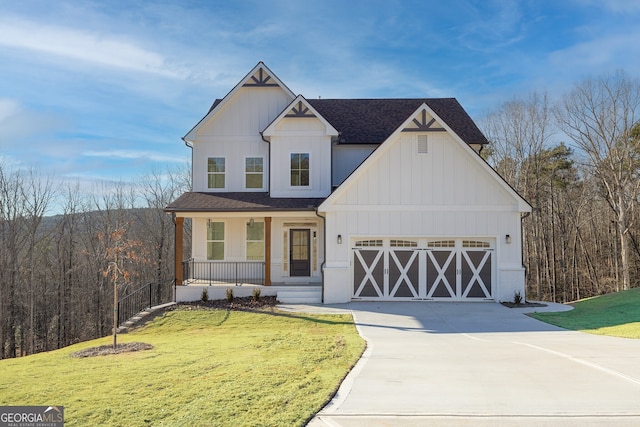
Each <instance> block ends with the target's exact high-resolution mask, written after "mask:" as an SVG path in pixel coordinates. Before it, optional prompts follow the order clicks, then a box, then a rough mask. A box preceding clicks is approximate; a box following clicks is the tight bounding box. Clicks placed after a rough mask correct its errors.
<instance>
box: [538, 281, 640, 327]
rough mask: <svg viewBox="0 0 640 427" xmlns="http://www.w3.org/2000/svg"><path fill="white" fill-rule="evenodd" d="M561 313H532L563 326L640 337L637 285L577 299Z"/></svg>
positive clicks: (639, 300)
mask: <svg viewBox="0 0 640 427" xmlns="http://www.w3.org/2000/svg"><path fill="white" fill-rule="evenodd" d="M571 305H573V306H574V309H573V310H571V311H565V312H560V313H535V314H531V316H532V317H535V318H536V319H538V320H542V321H543V322H547V323H551V324H552V325H556V326H560V327H562V328H566V329H572V330H575V331H582V332H589V333H592V334H598V335H610V336H615V337H623V338H640V288H634V289H630V290H627V291H622V292H617V293H613V294H607V295H602V296H598V297H594V298H589V299H585V300H581V301H577V302H575V303H573V304H571Z"/></svg>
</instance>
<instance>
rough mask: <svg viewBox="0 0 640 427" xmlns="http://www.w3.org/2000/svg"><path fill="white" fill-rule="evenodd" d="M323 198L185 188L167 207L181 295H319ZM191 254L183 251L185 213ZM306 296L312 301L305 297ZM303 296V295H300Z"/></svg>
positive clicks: (191, 298) (312, 299) (185, 297)
mask: <svg viewBox="0 0 640 427" xmlns="http://www.w3.org/2000/svg"><path fill="white" fill-rule="evenodd" d="M322 200H323V199H272V198H270V197H269V195H268V193H185V194H183V195H182V196H181V197H180V198H179V199H178V200H176V201H175V202H173V203H172V204H171V205H169V206H168V207H167V209H166V211H167V212H168V213H171V214H172V215H173V217H174V223H175V242H176V244H175V272H176V285H177V286H176V299H177V301H196V300H199V299H200V298H201V297H202V292H203V290H204V289H207V293H208V297H209V299H224V298H225V295H226V289H228V288H232V289H233V291H234V296H236V297H242V296H251V295H252V292H253V289H255V287H259V288H260V290H261V295H264V296H269V295H273V296H278V298H279V300H280V299H281V297H282V298H285V299H286V298H288V296H287V295H288V294H289V293H291V292H292V291H297V292H298V296H297V298H296V299H297V300H296V301H291V302H321V300H322V271H321V270H322V264H323V263H324V218H322V217H320V216H318V215H317V214H316V212H315V209H316V207H317V206H318V205H319V204H320V203H321V202H322ZM186 218H189V219H190V220H191V221H190V223H191V225H190V226H191V254H190V255H191V257H190V258H189V259H186V260H185V259H183V249H184V247H183V245H184V231H185V219H186ZM304 295H306V296H304ZM303 296H304V297H305V298H307V301H302V300H299V299H300V298H303ZM298 300H299V301H298Z"/></svg>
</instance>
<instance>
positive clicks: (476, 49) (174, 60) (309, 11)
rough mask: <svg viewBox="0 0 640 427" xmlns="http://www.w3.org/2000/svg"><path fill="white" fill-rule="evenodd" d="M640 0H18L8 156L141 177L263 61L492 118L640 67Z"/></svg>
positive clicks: (321, 90) (339, 85)
mask: <svg viewBox="0 0 640 427" xmlns="http://www.w3.org/2000/svg"><path fill="white" fill-rule="evenodd" d="M639 23H640V1H639V0H601V1H595V0H551V1H544V0H541V1H516V0H495V1H494V0H486V1H485V0H481V1H468V0H447V1H439V0H418V1H401V0H395V1H394V0H388V1H359V0H349V1H345V0H340V1H333V0H329V1H322V0H294V1H289V0H281V1H277V0H275V1H273V0H270V1H265V0H256V1H230V0H225V1H190V0H182V1H178V0H176V1H155V2H145V1H135V2H132V1H128V0H122V1H118V0H111V1H110V0H101V1H66V0H59V1H54V2H52V1H32V0H21V1H15V2H9V1H5V2H2V4H0V158H1V161H2V162H4V164H5V165H9V166H12V167H32V166H33V167H36V168H39V169H40V170H41V171H42V172H44V173H46V174H51V175H53V176H54V177H55V178H56V179H58V180H71V181H74V180H77V181H79V182H81V183H92V182H99V181H101V180H116V181H123V182H131V181H135V180H136V179H137V178H138V177H139V176H140V175H142V174H144V173H146V172H148V171H149V170H150V169H151V168H153V167H156V168H158V167H159V168H165V167H167V166H169V167H171V166H176V165H180V164H184V163H185V162H188V161H189V159H190V150H189V149H188V148H186V147H185V146H184V144H183V143H182V141H181V139H180V138H181V137H182V136H184V135H185V134H186V133H187V131H188V130H189V129H191V127H192V126H193V125H195V124H196V123H197V122H198V121H199V120H200V118H201V117H202V116H203V115H204V114H205V113H206V112H207V110H208V108H209V106H210V105H211V103H212V102H213V101H214V99H215V98H221V97H223V96H224V95H225V94H226V93H227V92H228V91H229V90H230V89H231V88H232V87H233V86H234V85H235V84H236V83H237V82H238V81H239V80H240V79H241V78H242V77H244V75H245V74H246V73H247V72H248V71H249V70H251V68H253V66H255V65H256V64H257V63H258V62H259V61H264V62H265V63H266V65H267V66H268V67H269V68H270V69H271V70H272V71H273V72H275V73H276V75H277V76H278V77H279V78H280V79H281V80H282V81H284V82H285V84H287V86H288V87H289V88H290V89H291V90H292V91H293V92H294V93H300V94H302V95H304V96H305V97H307V98H315V97H318V96H322V97H323V98H336V97H337V98H349V97H360V98H376V97H455V98H458V100H459V101H460V102H461V103H462V105H463V106H464V107H465V108H466V109H467V111H468V112H469V113H470V114H471V116H472V117H473V118H474V119H476V120H479V119H481V118H482V117H483V116H484V115H485V114H486V113H488V112H489V111H490V110H492V109H495V108H496V107H497V106H498V105H499V104H501V103H502V102H504V101H506V100H508V99H510V98H513V97H514V96H526V95H527V94H528V93H529V92H531V91H533V90H537V91H547V92H548V93H549V95H550V97H551V98H552V99H555V98H557V97H558V96H560V95H561V94H562V93H564V92H566V91H568V90H569V89H570V88H571V86H572V85H573V84H575V83H577V82H578V81H580V80H581V79H583V78H585V77H587V76H589V75H599V74H602V73H606V72H613V71H616V70H619V69H623V70H625V71H626V72H627V73H629V74H630V75H631V76H633V77H638V76H640V25H639Z"/></svg>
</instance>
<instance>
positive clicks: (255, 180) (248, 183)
mask: <svg viewBox="0 0 640 427" xmlns="http://www.w3.org/2000/svg"><path fill="white" fill-rule="evenodd" d="M244 172H245V178H244V182H245V184H244V186H245V188H262V173H263V159H262V157H247V158H246V159H245V167H244Z"/></svg>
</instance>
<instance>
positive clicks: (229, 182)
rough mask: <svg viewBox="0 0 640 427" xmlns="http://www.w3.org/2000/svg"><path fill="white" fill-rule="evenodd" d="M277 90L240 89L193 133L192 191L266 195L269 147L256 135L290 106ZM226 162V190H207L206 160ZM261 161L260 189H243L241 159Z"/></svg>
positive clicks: (267, 88) (284, 96)
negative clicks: (248, 192) (211, 118)
mask: <svg viewBox="0 0 640 427" xmlns="http://www.w3.org/2000/svg"><path fill="white" fill-rule="evenodd" d="M291 99H292V98H291V97H290V95H288V94H287V93H286V92H285V91H283V90H282V89H281V88H280V87H261V88H255V87H241V88H239V89H238V90H237V92H235V94H234V95H233V96H232V97H231V98H229V99H228V100H226V102H225V103H224V105H222V106H221V108H220V109H219V110H218V111H217V112H216V113H215V120H208V121H207V122H206V123H204V124H203V125H202V126H201V127H200V128H199V129H198V131H197V138H196V142H195V143H194V144H193V165H192V173H193V176H192V178H193V191H223V192H236V191H268V190H269V188H268V185H269V180H268V176H269V146H268V144H267V143H266V142H265V141H264V140H263V139H262V138H261V137H260V132H261V131H262V130H263V129H264V128H265V127H266V126H268V125H269V123H270V122H271V121H272V120H273V119H274V118H275V117H277V116H278V114H280V112H281V111H282V110H283V109H284V108H285V107H286V106H287V105H288V104H289V103H290V102H291ZM209 157H224V158H225V159H226V161H225V166H226V178H225V181H226V188H224V189H209V188H208V187H207V159H208V158H209ZM247 157H262V158H263V159H264V162H263V167H264V175H263V176H264V180H263V188H262V189H249V190H247V189H246V188H245V180H244V178H245V158H247Z"/></svg>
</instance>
